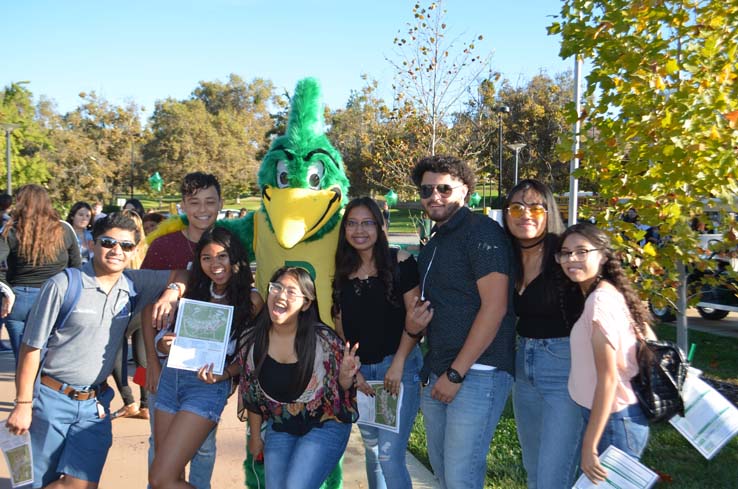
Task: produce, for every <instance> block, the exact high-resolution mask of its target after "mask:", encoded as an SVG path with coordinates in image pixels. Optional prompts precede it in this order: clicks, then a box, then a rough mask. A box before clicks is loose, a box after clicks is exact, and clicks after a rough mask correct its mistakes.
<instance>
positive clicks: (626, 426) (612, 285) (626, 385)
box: [555, 224, 652, 482]
mask: <svg viewBox="0 0 738 489" xmlns="http://www.w3.org/2000/svg"><path fill="white" fill-rule="evenodd" d="M555 258H556V261H557V262H558V263H559V264H561V267H562V268H563V270H564V273H565V274H566V276H567V277H569V279H571V280H572V281H573V282H576V283H578V284H579V287H580V288H581V290H582V293H583V294H584V295H585V296H586V301H585V304H584V312H582V315H581V316H580V318H579V320H578V321H577V322H576V323H575V324H574V327H573V328H572V330H571V335H570V342H571V373H570V374H569V394H570V395H571V398H572V399H573V400H574V401H575V402H576V403H577V404H579V405H580V406H582V411H583V415H584V419H585V423H586V427H585V429H584V434H583V436H582V450H581V459H580V468H581V469H582V472H584V473H585V474H586V475H587V477H589V478H590V479H591V480H592V481H594V482H599V481H603V480H605V478H606V476H607V472H606V471H605V469H604V468H603V467H602V466H601V465H600V462H599V458H598V455H599V454H600V453H602V452H603V451H604V450H605V449H606V448H607V447H608V446H610V445H614V446H615V447H617V448H619V449H621V450H622V451H624V452H625V453H627V454H629V455H631V456H633V457H635V458H640V456H641V454H642V453H643V450H644V449H645V448H646V443H647V441H648V420H647V419H646V417H645V416H644V414H643V412H642V411H641V408H640V406H639V405H638V400H637V399H636V396H635V394H634V393H633V389H632V388H631V385H630V379H631V378H632V377H633V376H634V375H636V373H637V372H638V363H637V360H636V345H637V343H638V338H639V337H640V338H644V337H648V336H651V335H652V333H651V330H650V327H649V323H650V321H651V318H650V315H649V313H648V310H647V309H646V308H645V307H644V306H643V303H642V301H641V299H640V297H639V296H638V294H637V293H636V292H635V290H634V289H633V287H632V286H631V285H630V283H629V281H628V279H627V277H626V276H625V273H624V272H623V269H622V267H621V265H620V260H619V259H618V258H617V256H615V253H614V252H613V250H612V247H611V244H610V240H609V238H608V237H607V235H606V234H605V233H604V232H602V231H601V230H599V229H598V228H597V227H596V226H593V225H592V224H575V225H574V226H571V227H570V228H569V229H567V230H566V231H565V232H564V234H562V236H561V248H560V250H559V251H558V252H557V253H556V255H555Z"/></svg>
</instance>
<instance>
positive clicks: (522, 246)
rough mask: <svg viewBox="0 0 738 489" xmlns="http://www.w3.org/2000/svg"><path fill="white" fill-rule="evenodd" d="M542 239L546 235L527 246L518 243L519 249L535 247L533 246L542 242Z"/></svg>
mask: <svg viewBox="0 0 738 489" xmlns="http://www.w3.org/2000/svg"><path fill="white" fill-rule="evenodd" d="M544 239H546V237H545V236H544V237H542V238H541V239H539V240H538V241H536V242H535V243H533V244H532V245H527V246H524V245H522V244H521V245H520V249H522V250H529V249H531V248H535V247H536V246H538V245H539V244H541V243H543V240H544Z"/></svg>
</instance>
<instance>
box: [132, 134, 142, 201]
mask: <svg viewBox="0 0 738 489" xmlns="http://www.w3.org/2000/svg"><path fill="white" fill-rule="evenodd" d="M138 136H140V134H138V133H134V134H131V182H130V183H131V199H132V198H133V168H134V167H133V148H134V143H135V142H136V138H137V137H138Z"/></svg>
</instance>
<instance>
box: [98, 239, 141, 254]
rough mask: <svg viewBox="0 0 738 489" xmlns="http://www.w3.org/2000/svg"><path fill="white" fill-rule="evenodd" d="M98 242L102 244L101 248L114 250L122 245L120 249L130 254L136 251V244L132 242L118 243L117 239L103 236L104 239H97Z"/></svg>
mask: <svg viewBox="0 0 738 489" xmlns="http://www.w3.org/2000/svg"><path fill="white" fill-rule="evenodd" d="M97 242H98V243H100V246H102V247H103V248H108V249H112V248H115V245H120V249H121V250H123V251H125V252H129V251H133V250H135V249H136V243H133V242H131V241H118V240H117V239H113V238H109V237H107V236H103V237H102V238H97Z"/></svg>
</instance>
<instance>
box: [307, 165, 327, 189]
mask: <svg viewBox="0 0 738 489" xmlns="http://www.w3.org/2000/svg"><path fill="white" fill-rule="evenodd" d="M324 171H325V169H324V167H323V163H322V162H318V163H315V164H314V165H310V168H308V171H307V182H308V185H309V186H310V188H311V189H313V190H318V189H319V188H320V182H321V180H323V172H324Z"/></svg>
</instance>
